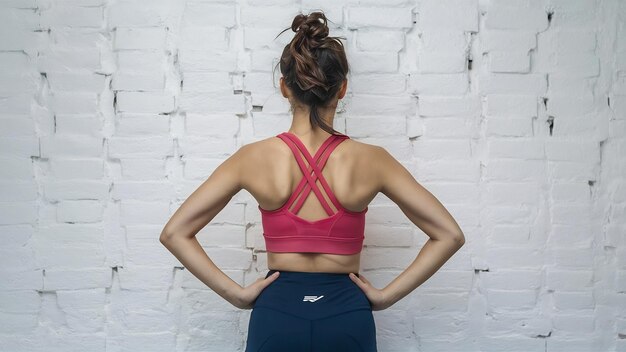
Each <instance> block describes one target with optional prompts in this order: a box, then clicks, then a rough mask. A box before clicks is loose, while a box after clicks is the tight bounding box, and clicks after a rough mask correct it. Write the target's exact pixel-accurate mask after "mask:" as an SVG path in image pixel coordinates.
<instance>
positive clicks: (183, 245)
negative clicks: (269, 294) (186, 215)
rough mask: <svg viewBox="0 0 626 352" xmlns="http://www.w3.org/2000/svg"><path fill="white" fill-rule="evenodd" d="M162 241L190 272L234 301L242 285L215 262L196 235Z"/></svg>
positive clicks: (223, 296)
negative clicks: (188, 237) (235, 294)
mask: <svg viewBox="0 0 626 352" xmlns="http://www.w3.org/2000/svg"><path fill="white" fill-rule="evenodd" d="M161 243H162V244H163V245H164V246H165V247H166V248H167V249H168V250H169V251H170V252H172V254H174V256H175V257H176V258H178V260H179V261H180V262H181V263H182V264H183V266H184V267H185V268H186V269H187V270H189V272H190V273H192V274H193V275H194V276H195V277H197V278H198V279H199V280H200V281H202V282H203V283H204V284H205V285H207V286H208V287H209V288H211V289H212V290H213V291H214V292H215V293H217V294H218V295H220V296H221V297H222V298H224V299H225V300H227V301H228V302H230V303H232V302H233V298H234V293H235V292H236V290H238V289H240V288H241V286H240V285H239V284H238V283H236V282H235V281H233V280H232V279H231V278H230V277H228V275H226V274H224V272H222V271H221V270H220V269H219V268H218V267H217V266H216V265H215V264H214V263H213V261H212V260H211V259H210V258H209V256H208V255H207V254H206V252H205V251H204V249H202V246H201V245H200V243H199V242H198V240H197V239H196V238H195V237H193V238H191V239H187V238H176V237H175V236H172V237H171V238H169V239H166V240H162V241H161Z"/></svg>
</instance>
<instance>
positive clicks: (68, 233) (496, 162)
mask: <svg viewBox="0 0 626 352" xmlns="http://www.w3.org/2000/svg"><path fill="white" fill-rule="evenodd" d="M302 3H305V4H306V5H305V7H304V8H303V7H301V4H302ZM320 8H321V9H323V10H324V11H325V12H326V13H327V15H328V16H329V18H330V20H331V21H332V23H331V35H341V36H345V37H347V38H348V40H347V41H346V42H345V44H346V48H347V51H348V58H349V61H350V65H351V69H352V71H351V73H350V76H349V89H350V91H349V94H348V96H347V97H346V99H345V103H346V104H345V112H343V113H339V114H338V115H337V117H336V120H335V127H336V128H337V129H338V130H341V131H344V132H346V133H348V134H349V135H350V136H352V137H353V138H354V139H357V140H362V141H364V142H367V143H372V144H377V145H382V146H384V147H385V148H387V149H388V150H389V151H390V152H391V153H392V154H393V155H394V156H395V157H396V158H398V159H399V160H400V161H401V162H402V163H403V164H404V165H405V166H406V167H407V168H409V170H410V171H411V172H412V173H413V174H414V176H415V177H416V178H417V179H418V181H420V182H421V183H422V184H423V185H424V186H426V187H427V188H428V189H429V190H430V191H431V192H432V193H434V194H435V195H436V196H437V197H438V198H439V199H440V200H441V201H442V203H444V205H445V206H446V207H447V208H448V209H449V210H450V212H451V213H452V214H453V216H454V217H455V218H456V219H457V221H458V222H459V224H460V225H461V227H462V229H463V230H464V233H465V236H466V240H467V242H466V245H465V246H464V247H463V248H462V249H461V250H460V251H459V252H457V254H456V255H455V256H454V257H453V258H452V259H451V260H450V261H449V262H447V263H446V264H445V265H444V267H443V268H442V269H441V270H440V271H439V272H438V273H436V274H435V275H434V276H433V277H432V278H431V279H429V280H428V281H427V282H426V283H424V284H423V285H422V286H421V287H419V288H418V289H417V290H416V291H414V292H413V293H411V294H410V295H409V296H407V297H406V298H405V299H403V300H402V301H400V302H398V303H397V304H396V305H395V306H393V307H391V308H390V309H388V310H385V311H379V312H375V313H374V316H375V319H376V323H377V328H378V345H379V350H380V351H381V352H387V351H400V352H404V351H411V352H417V351H541V352H544V351H547V352H552V351H626V182H625V175H626V158H625V157H624V153H625V152H626V139H625V138H626V2H625V1H622V0H596V1H592V0H528V1H504V0H484V1H483V0H480V1H479V0H409V1H385V2H381V1H374V0H367V1H347V0H339V1H336V0H333V1H329V0H317V1H306V2H301V1H293V0H274V1H259V0H247V1H244V0H238V1H229V0H223V1H217V0H216V1H210V0H209V1H207V0H204V1H200V0H197V1H174V0H165V1H150V2H149V4H148V2H145V1H139V0H117V1H110V0H91V1H84V0H83V1H79V0H1V1H0V165H2V166H1V167H0V196H1V199H0V231H1V235H2V237H1V239H2V246H0V350H1V351H46V352H48V351H183V350H184V351H216V352H224V351H242V350H243V348H244V345H245V343H244V339H245V336H246V330H247V323H248V319H249V313H250V311H240V310H238V309H236V308H234V307H232V306H230V304H228V303H227V302H225V301H224V300H223V299H221V297H219V296H218V295H216V294H214V293H213V292H212V291H211V290H209V289H207V288H206V287H205V286H204V285H203V284H202V283H201V282H199V281H198V280H197V279H196V278H195V277H194V276H192V275H190V274H189V273H188V272H187V271H186V270H184V269H183V268H182V266H181V264H180V263H179V262H178V261H177V260H176V258H175V257H173V256H172V255H171V254H170V253H169V252H167V250H166V249H165V248H164V247H163V246H162V245H161V244H160V243H159V242H158V236H159V233H160V230H161V229H162V227H163V225H164V223H165V222H166V221H167V219H168V218H169V216H171V214H172V213H173V211H174V210H176V208H177V207H178V206H179V205H180V203H181V202H182V201H183V200H184V199H185V198H186V197H187V196H188V195H189V194H190V193H191V192H192V191H193V190H194V189H195V188H196V187H197V186H198V185H199V184H200V183H201V182H202V181H204V179H206V177H208V175H209V174H210V173H211V172H212V171H213V170H214V169H215V167H217V165H219V164H220V163H221V162H222V161H223V160H224V159H225V158H226V157H227V156H228V155H230V154H231V153H233V152H234V151H235V150H237V149H238V148H239V147H240V146H241V145H243V144H247V143H250V142H252V141H255V140H258V139H262V138H266V137H269V136H272V135H275V134H277V133H278V132H281V131H284V130H286V129H287V128H288V127H289V124H290V116H289V112H288V108H289V107H288V105H287V102H286V100H285V99H284V98H282V96H281V95H280V94H279V93H278V90H277V89H276V88H275V86H277V84H278V83H277V82H278V76H279V74H280V72H279V71H278V70H277V71H276V73H275V74H276V75H275V76H274V83H272V78H273V77H272V68H273V64H275V63H276V60H277V59H278V56H279V54H280V52H281V50H282V47H283V46H284V45H285V44H286V43H287V42H288V41H289V40H290V39H291V38H292V32H291V31H287V32H285V33H283V34H282V35H281V36H280V37H279V38H277V39H275V40H274V36H275V35H276V34H278V32H280V31H281V30H282V29H284V28H285V27H288V26H289V25H290V24H291V20H292V19H293V17H294V16H295V15H296V14H297V13H298V12H299V11H300V10H303V11H304V12H308V11H309V10H312V9H320ZM370 209H371V210H370V212H369V213H368V214H369V215H368V224H367V229H366V242H365V244H366V248H365V249H364V251H363V257H362V272H363V273H364V274H365V275H366V276H367V277H368V278H369V279H371V281H372V282H373V283H374V284H375V285H377V286H378V287H381V288H382V287H383V286H385V285H386V284H387V283H388V282H389V281H391V280H392V279H393V278H394V277H395V276H397V275H398V274H399V273H400V272H401V271H402V270H403V269H404V268H405V267H406V266H408V265H409V264H410V263H411V262H412V260H413V259H414V258H415V256H416V255H417V252H418V251H419V249H420V248H421V246H422V245H423V243H424V242H425V240H426V239H427V237H426V236H425V234H424V233H422V232H421V231H420V230H419V229H418V228H416V227H415V226H414V225H413V224H412V223H410V221H408V219H407V218H406V216H404V215H403V214H402V212H401V211H400V210H399V209H398V207H397V206H395V204H393V203H392V202H391V201H390V200H389V199H387V198H385V197H384V196H383V195H379V197H377V199H375V201H374V203H373V204H372V206H371V208H370ZM198 239H199V240H200V242H201V244H202V245H203V246H204V247H205V248H206V251H207V253H208V254H209V256H210V257H211V258H212V259H213V260H214V261H215V263H216V264H217V265H218V266H219V267H220V268H221V269H222V270H224V272H225V273H226V274H227V275H229V276H230V277H231V278H233V279H234V280H236V281H237V282H239V283H240V284H242V285H247V284H249V283H251V282H252V281H254V280H255V279H256V278H257V277H259V276H263V275H264V274H265V270H266V268H267V258H266V255H265V251H264V249H265V247H264V244H263V238H262V236H261V226H260V215H259V213H258V210H257V209H256V202H255V201H254V199H253V198H252V197H251V196H250V195H249V194H248V193H247V192H245V191H243V192H241V193H240V194H238V195H237V196H236V197H235V199H233V201H232V202H231V203H230V204H229V205H228V206H227V207H226V208H225V209H224V210H223V211H222V212H220V213H219V214H218V216H217V217H216V218H215V219H214V220H213V222H212V223H211V224H209V225H208V226H207V227H206V228H204V229H202V230H201V231H200V233H199V234H198Z"/></svg>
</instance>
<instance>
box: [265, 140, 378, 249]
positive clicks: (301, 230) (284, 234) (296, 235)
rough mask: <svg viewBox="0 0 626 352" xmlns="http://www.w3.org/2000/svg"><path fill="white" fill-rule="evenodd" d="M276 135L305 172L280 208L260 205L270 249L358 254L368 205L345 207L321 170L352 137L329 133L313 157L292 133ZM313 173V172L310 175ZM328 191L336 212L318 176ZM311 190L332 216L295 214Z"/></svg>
mask: <svg viewBox="0 0 626 352" xmlns="http://www.w3.org/2000/svg"><path fill="white" fill-rule="evenodd" d="M276 137H278V138H280V139H282V140H283V141H284V142H285V143H286V144H287V145H288V146H289V148H290V149H291V151H292V152H293V154H294V156H295V158H296V161H297V162H298V166H299V167H300V170H301V171H302V174H303V175H304V176H303V177H302V179H301V180H300V182H299V184H298V187H296V190H295V191H294V192H293V193H292V194H291V196H290V197H289V199H288V200H287V201H286V202H285V204H283V205H282V206H281V207H280V208H278V209H274V210H265V209H263V208H261V206H258V208H259V210H260V211H261V221H262V225H263V237H264V238H265V244H266V248H267V250H268V251H269V252H313V253H329V254H356V253H359V252H360V251H361V249H362V247H363V239H364V238H365V236H364V230H365V213H367V209H368V207H366V208H365V209H363V210H361V211H358V212H355V211H351V210H348V209H346V208H344V207H343V206H342V205H341V204H340V203H339V201H338V200H337V198H335V195H334V194H333V192H332V190H331V189H330V187H329V186H328V183H327V182H326V180H325V179H324V176H323V175H322V169H323V168H324V165H325V164H326V161H327V160H328V157H329V156H330V153H331V152H332V151H333V149H335V147H336V146H337V145H339V143H341V142H343V141H344V140H346V139H348V138H350V137H348V136H347V135H345V134H334V135H330V136H329V137H328V138H327V139H326V140H325V141H324V143H322V145H321V146H320V148H319V149H318V150H317V152H316V153H315V156H313V157H312V156H311V154H309V152H308V150H307V149H306V147H305V146H304V144H303V143H302V142H301V141H300V139H299V138H298V137H297V136H296V135H295V134H293V133H290V132H282V133H280V134H278V135H277V136H276ZM300 153H302V155H304V157H305V158H306V160H307V163H308V166H307V165H306V164H305V163H304V161H303V160H302V157H301V156H300ZM311 172H313V175H311ZM318 178H319V181H320V183H321V185H322V187H323V188H324V190H325V191H326V194H327V195H328V197H329V198H330V200H331V201H332V203H333V204H334V205H335V208H336V209H337V212H335V213H333V210H332V208H331V207H330V206H329V205H328V203H327V202H326V199H325V198H324V196H323V195H322V193H321V191H320V189H319V187H318V186H317V184H316V183H315V182H316V179H318ZM311 190H312V191H313V192H314V193H315V195H316V196H317V198H318V199H319V202H320V204H321V205H322V207H323V208H324V209H325V210H326V213H327V214H328V215H329V216H328V217H326V218H323V219H319V220H314V221H309V220H306V219H304V218H301V217H300V216H298V215H296V214H297V213H298V211H299V210H300V208H301V207H302V204H304V201H305V200H306V198H307V197H308V195H309V193H310V192H311ZM300 194H303V196H302V197H300V199H299V200H298V202H297V203H296V206H295V208H294V210H293V212H292V211H290V210H289V208H290V207H291V204H293V203H294V201H295V200H296V198H298V196H299V195H300Z"/></svg>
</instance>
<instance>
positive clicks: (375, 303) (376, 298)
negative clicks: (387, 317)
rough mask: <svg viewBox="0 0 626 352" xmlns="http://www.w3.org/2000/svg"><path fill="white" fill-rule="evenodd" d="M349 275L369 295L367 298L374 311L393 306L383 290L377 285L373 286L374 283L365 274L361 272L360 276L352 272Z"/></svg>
mask: <svg viewBox="0 0 626 352" xmlns="http://www.w3.org/2000/svg"><path fill="white" fill-rule="evenodd" d="M349 276H350V279H352V281H354V283H355V284H357V286H359V288H360V289H361V290H363V292H364V293H365V295H366V296H367V299H368V300H369V301H370V304H371V305H372V311H375V310H383V309H387V308H389V307H390V306H391V304H389V302H388V300H387V299H386V297H385V293H384V292H383V290H379V289H377V288H376V287H374V286H372V284H371V283H370V282H369V280H368V279H366V278H365V276H363V274H359V276H358V277H357V276H356V275H354V274H353V273H350V275H349Z"/></svg>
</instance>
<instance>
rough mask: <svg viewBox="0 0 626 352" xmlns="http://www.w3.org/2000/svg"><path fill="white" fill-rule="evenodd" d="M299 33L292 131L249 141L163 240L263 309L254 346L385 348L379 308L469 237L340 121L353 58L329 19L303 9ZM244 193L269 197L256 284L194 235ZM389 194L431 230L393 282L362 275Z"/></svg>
mask: <svg viewBox="0 0 626 352" xmlns="http://www.w3.org/2000/svg"><path fill="white" fill-rule="evenodd" d="M291 29H292V30H293V31H294V32H296V34H295V36H294V38H293V40H292V41H291V42H290V43H289V44H287V45H286V46H285V49H284V51H283V53H282V56H281V61H280V69H281V72H282V77H281V78H280V90H281V92H282V95H283V96H284V97H285V98H287V99H289V102H290V104H291V107H292V111H293V120H292V123H291V127H290V128H289V131H286V132H283V133H280V134H278V135H277V136H276V137H271V138H267V139H264V140H261V141H257V142H253V143H249V144H247V145H244V146H243V147H241V148H240V149H239V150H238V151H237V152H236V153H235V154H233V155H232V156H231V157H229V158H228V159H227V160H225V161H224V162H223V163H222V164H221V165H219V166H218V167H217V168H216V170H215V171H214V172H213V173H212V174H211V176H210V177H209V178H208V179H207V180H206V181H205V182H204V183H203V184H202V185H201V186H200V187H199V188H198V189H197V190H196V191H195V192H193V193H192V194H191V195H190V196H189V198H188V199H187V200H186V201H185V202H184V203H183V204H182V205H181V206H180V208H179V209H178V210H177V211H176V213H175V214H174V215H173V216H172V218H171V219H170V220H169V222H168V223H167V224H166V226H165V228H164V229H163V232H162V234H161V242H162V243H163V244H164V245H165V246H166V247H167V248H168V249H169V250H170V251H171V252H172V253H173V254H174V255H175V256H176V257H177V258H178V259H179V260H180V262H181V263H182V264H183V265H184V266H185V267H186V268H187V269H188V270H189V271H190V272H191V273H192V274H193V275H195V276H196V277H198V278H199V279H200V280H201V281H203V282H204V283H205V284H206V285H208V286H209V287H210V288H211V289H213V290H214V291H215V292H216V293H218V294H219V295H220V296H222V297H223V298H224V299H226V300H227V301H228V302H230V303H231V304H233V305H234V306H236V307H238V308H241V309H251V308H252V309H253V310H252V312H251V315H250V322H249V326H248V339H247V344H246V351H248V352H250V351H272V352H277V351H376V350H377V347H376V328H375V324H374V319H373V314H372V311H376V310H382V309H386V308H388V307H390V306H391V305H393V304H394V303H395V302H397V301H398V300H400V299H402V298H403V297H404V296H406V295H407V294H409V293H410V292H411V291H413V290H414V289H415V288H417V287H418V286H419V285H421V284H422V283H423V282H424V281H426V280H427V279H428V278H429V277H430V276H431V275H433V274H434V273H435V272H436V271H437V270H438V269H439V268H440V267H441V266H442V265H443V264H444V263H445V262H446V261H447V260H448V259H449V258H450V257H451V256H452V255H453V254H454V253H455V252H456V251H457V250H458V249H459V248H460V247H461V246H462V245H463V243H464V236H463V233H462V231H461V229H460V228H459V226H458V225H457V223H456V222H455V221H454V219H453V218H452V216H451V215H450V214H449V213H448V212H447V211H446V209H445V208H444V207H443V206H442V205H441V203H440V202H439V201H438V200H437V199H436V198H435V197H434V196H433V195H432V194H430V193H429V192H428V191H427V190H426V189H424V188H423V187H422V186H421V185H419V184H418V183H417V181H415V179H414V178H413V177H412V175H411V174H410V173H409V172H408V170H406V169H405V168H404V167H403V166H402V165H401V164H400V163H399V162H398V161H396V160H395V159H394V158H393V157H392V156H391V155H390V154H389V153H388V152H387V151H386V150H385V149H384V148H382V147H379V146H375V145H370V144H366V143H361V142H357V141H354V140H352V139H350V138H349V137H348V136H347V135H345V134H341V133H339V132H337V131H335V130H334V129H333V128H332V125H333V118H334V113H335V109H336V106H337V102H338V100H339V99H342V98H343V97H344V95H345V94H346V89H347V80H346V75H347V73H348V63H347V60H346V55H345V52H344V48H343V44H342V43H341V42H340V41H339V40H337V38H336V37H328V32H329V31H328V26H327V20H326V17H325V15H324V14H323V13H321V12H313V13H311V14H309V15H308V16H305V15H302V14H300V15H297V16H296V17H295V18H294V20H293V23H292V25H291ZM283 32H284V31H283ZM281 33H282V32H281ZM241 189H245V190H247V191H248V192H250V194H251V195H252V196H253V197H254V198H255V199H256V200H257V201H258V203H259V205H258V208H259V210H260V212H261V216H262V225H263V230H264V232H263V236H264V239H265V241H266V247H267V255H268V267H269V269H270V270H269V272H268V273H267V275H266V276H265V278H258V279H257V280H256V281H255V282H254V283H252V284H251V285H249V286H247V287H241V286H240V285H239V284H237V283H236V282H234V281H233V280H231V279H230V278H229V277H228V276H227V275H225V274H224V273H223V272H222V271H221V270H219V269H218V268H217V267H216V266H215V265H214V264H213V262H212V261H211V260H210V259H209V258H208V256H207V255H206V254H205V252H204V251H203V249H202V248H201V247H200V245H199V243H198V241H197V240H196V239H195V235H196V233H197V232H198V231H199V230H200V229H201V228H203V227H204V226H205V225H206V224H208V223H209V222H210V221H211V220H212V219H213V217H214V216H215V215H216V214H217V213H219V212H220V210H221V209H223V208H224V206H225V205H226V204H228V202H229V201H230V199H231V198H232V197H233V195H235V194H236V193H237V192H239V191H240V190H241ZM379 192H382V193H383V194H385V195H386V196H387V197H389V198H390V199H391V200H392V201H394V202H395V203H396V204H397V205H398V206H399V207H400V209H401V210H402V212H403V213H404V214H405V215H407V217H408V218H409V219H410V220H411V221H412V222H413V223H414V224H415V225H416V226H418V227H419V228H420V229H422V230H423V231H424V232H425V233H426V234H427V235H428V236H429V237H430V239H429V240H428V241H427V242H426V244H425V245H424V246H423V249H422V250H421V251H420V253H419V254H418V256H417V258H416V259H415V261H414V262H413V263H412V264H411V265H410V266H409V268H407V270H405V271H404V272H403V273H402V274H401V275H399V276H398V277H397V278H396V279H394V280H393V281H392V282H391V283H389V284H388V285H387V286H386V287H385V288H383V289H378V288H376V287H374V286H372V285H371V283H370V282H369V281H368V280H367V279H366V278H365V277H364V276H363V275H360V274H359V273H358V271H359V264H360V252H361V248H362V244H363V237H364V236H363V233H364V232H363V230H364V224H365V213H366V212H367V209H368V208H367V206H368V204H369V203H370V201H371V200H372V199H373V198H374V197H375V196H376V195H377V194H378V193H379ZM353 273H355V274H353Z"/></svg>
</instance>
